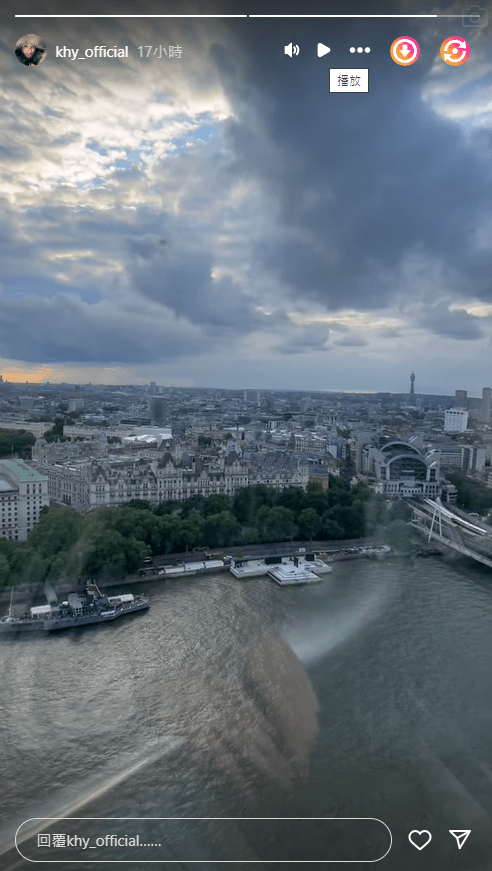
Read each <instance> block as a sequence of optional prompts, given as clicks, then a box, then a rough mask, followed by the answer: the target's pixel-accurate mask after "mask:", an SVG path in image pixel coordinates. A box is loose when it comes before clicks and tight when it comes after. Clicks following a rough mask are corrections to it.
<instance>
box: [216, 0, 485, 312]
mask: <svg viewBox="0 0 492 871" xmlns="http://www.w3.org/2000/svg"><path fill="white" fill-rule="evenodd" d="M376 5H377V4H376ZM425 5H426V4H424V6H425ZM437 5H438V6H441V8H445V7H446V6H447V5H449V4H444V3H441V4H437ZM374 6H375V4H372V6H371V12H372V11H373V7H374ZM398 7H399V8H402V6H401V4H398ZM435 7H436V4H433V11H435ZM394 11H397V10H396V8H395V10H394ZM362 24H363V26H362ZM319 26H320V25H319V21H314V22H309V21H302V20H298V21H296V40H297V41H298V42H299V44H300V46H301V53H300V55H299V57H298V58H295V59H294V58H292V59H290V58H288V57H285V56H283V54H282V52H283V43H284V40H285V41H286V42H289V41H291V40H292V35H291V34H292V24H291V23H290V22H282V21H275V23H269V24H265V26H264V27H263V28H262V29H261V31H260V30H258V29H255V30H254V32H252V30H251V29H246V28H245V29H244V31H243V33H242V41H241V50H242V51H241V53H238V56H237V57H234V56H233V54H232V48H231V50H230V51H227V50H224V48H220V49H219V48H218V49H217V50H216V51H215V52H214V54H213V56H214V60H215V62H216V64H217V67H218V69H219V71H220V73H221V76H222V81H223V84H224V87H225V88H226V90H227V92H228V94H229V97H230V99H231V101H232V103H233V105H234V108H235V115H234V120H232V121H231V122H230V123H229V125H228V128H227V132H228V136H229V141H230V143H231V147H232V149H233V150H234V153H235V155H236V160H237V165H236V170H237V171H238V172H242V173H244V174H250V175H251V176H254V177H256V178H259V179H260V180H261V182H262V183H263V185H264V186H265V189H267V190H268V192H269V195H270V196H271V197H272V199H274V200H275V201H276V203H277V208H278V210H279V216H280V224H279V225H278V226H277V227H276V228H275V229H274V232H272V233H271V235H268V234H267V236H266V238H265V239H263V240H262V242H261V244H259V245H258V246H257V249H256V256H257V257H258V259H259V260H260V261H261V263H262V264H263V266H264V268H265V269H267V270H270V271H272V272H273V273H275V274H276V275H277V276H278V277H279V279H280V280H281V282H282V283H283V284H284V285H285V286H286V287H289V288H290V289H291V293H292V295H293V296H295V297H298V296H301V297H308V298H316V299H318V300H320V301H322V302H324V303H325V304H326V305H327V306H328V307H329V308H340V307H342V306H346V305H347V304H350V305H356V306H357V307H359V308H362V309H364V308H372V307H374V306H376V307H381V306H384V305H386V304H387V303H388V301H389V299H390V298H391V294H392V292H393V291H392V289H390V288H389V287H387V286H386V285H385V284H384V283H381V284H379V283H378V282H377V280H375V278H377V274H378V271H380V270H384V269H391V268H394V267H395V266H396V265H397V263H398V262H399V260H400V258H401V257H402V255H403V254H404V252H405V251H406V250H408V249H412V248H414V247H415V246H416V245H423V246H424V248H425V249H426V250H428V251H430V252H432V254H433V256H434V257H437V258H442V259H443V260H445V261H447V262H449V263H450V264H452V265H453V266H454V267H455V268H456V269H459V270H461V271H463V272H465V273H466V274H467V275H469V276H470V278H471V279H472V281H471V288H470V290H471V292H472V293H473V294H474V295H480V296H481V297H482V298H484V299H487V298H489V297H490V295H491V283H490V280H489V275H490V268H491V267H492V251H490V250H489V251H488V252H486V253H483V254H482V257H481V259H480V262H478V263H477V257H476V252H475V251H474V250H473V249H472V247H471V246H470V233H472V232H473V231H474V228H475V227H476V225H477V221H480V218H481V216H482V215H483V214H484V212H488V211H489V202H488V185H487V184H485V183H484V181H485V178H486V177H487V178H489V179H490V170H489V169H486V168H485V166H484V163H483V162H482V160H481V159H480V157H479V156H478V154H477V151H476V149H475V147H474V145H472V143H471V142H468V141H467V140H466V137H465V135H464V133H463V130H462V128H461V127H460V126H459V125H457V124H455V123H452V122H451V121H446V120H444V119H442V118H440V117H438V116H437V115H436V113H435V112H434V110H433V108H432V107H431V105H426V104H425V103H424V102H423V100H422V96H421V90H422V87H423V85H424V83H425V82H426V80H427V78H428V76H429V73H430V70H431V68H432V65H433V63H434V59H435V56H436V53H438V51H439V46H440V42H441V39H442V38H444V36H445V35H446V33H447V30H448V27H449V25H448V23H447V21H446V20H444V23H443V24H442V25H440V24H439V25H437V24H436V23H435V22H433V25H432V26H433V30H432V31H431V30H430V29H429V25H428V24H425V23H422V22H419V23H417V22H413V23H412V28H413V30H412V33H414V35H415V36H416V37H417V39H419V41H420V44H421V53H420V57H419V61H418V62H417V63H416V64H414V65H412V66H411V67H409V68H402V67H400V66H398V65H397V64H395V63H393V61H392V60H391V58H390V54H389V48H390V46H391V43H392V41H393V39H394V38H395V24H394V22H393V21H391V20H390V21H385V20H383V19H379V20H378V21H377V23H375V22H371V21H369V20H367V19H366V20H364V21H363V22H360V21H359V22H357V23H353V22H351V23H348V22H346V21H337V22H330V34H331V35H330V45H331V46H332V52H331V54H330V61H329V64H328V63H327V62H326V60H324V61H323V60H322V59H319V58H317V57H316V52H315V50H314V47H315V45H316V42H317V40H318V38H319V32H320V31H319ZM455 26H456V27H457V28H458V31H459V30H460V26H461V25H460V24H459V23H458V24H456V25H455ZM441 30H442V33H441ZM362 38H363V39H364V44H367V45H370V46H371V54H370V59H369V60H367V59H366V57H365V56H362V58H361V56H358V55H355V56H351V55H349V54H348V46H349V45H351V44H354V45H357V44H358V43H360V42H361V39H362ZM242 56H243V57H244V56H246V58H247V60H246V62H245V63H242V62H241V60H240V58H241V57H242ZM353 57H355V59H356V61H357V63H358V64H359V65H361V66H362V65H364V64H365V63H366V62H367V63H368V64H369V67H370V92H371V93H370V95H365V94H357V95H355V94H330V93H329V85H328V75H329V73H328V70H329V66H342V67H343V66H347V65H348V64H349V61H350V63H351V65H355V60H354V59H353ZM238 58H239V59H238ZM323 63H324V64H325V66H323V65H322V64H323Z"/></svg>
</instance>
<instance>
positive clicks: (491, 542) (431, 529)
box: [410, 498, 492, 568]
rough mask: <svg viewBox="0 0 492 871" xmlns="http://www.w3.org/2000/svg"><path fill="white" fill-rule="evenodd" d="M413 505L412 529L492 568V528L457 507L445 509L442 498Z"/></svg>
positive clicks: (446, 506)
mask: <svg viewBox="0 0 492 871" xmlns="http://www.w3.org/2000/svg"><path fill="white" fill-rule="evenodd" d="M410 505H411V507H412V512H413V513H412V519H411V521H410V525H411V526H412V527H413V529H415V530H417V531H418V532H420V533H421V534H422V535H425V536H426V538H427V541H429V542H430V541H436V542H437V541H438V542H440V543H441V544H443V545H445V546H446V547H449V548H451V550H455V551H457V552H458V553H461V554H463V555H464V556H468V557H471V559H474V560H477V561H478V562H480V563H483V564H484V565H486V566H490V568H492V526H488V525H487V524H486V523H482V522H480V521H477V520H475V519H474V518H470V516H469V515H468V514H466V512H464V511H461V510H460V509H459V508H456V507H455V506H454V505H453V506H450V505H443V503H442V502H441V500H440V499H439V498H437V499H436V500H435V501H433V500H432V499H422V500H421V501H416V500H412V501H411V502H410Z"/></svg>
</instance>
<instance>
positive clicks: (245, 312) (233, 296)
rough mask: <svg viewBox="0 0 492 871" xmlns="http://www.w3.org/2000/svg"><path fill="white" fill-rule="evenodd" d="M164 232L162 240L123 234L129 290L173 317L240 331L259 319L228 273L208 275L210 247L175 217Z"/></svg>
mask: <svg viewBox="0 0 492 871" xmlns="http://www.w3.org/2000/svg"><path fill="white" fill-rule="evenodd" d="M170 223H171V222H170ZM181 230H182V232H183V234H184V238H183V239H180V233H181ZM165 233H166V244H165V245H162V244H161V239H160V238H159V237H158V236H155V235H154V234H147V235H144V236H142V235H139V236H132V237H129V238H128V241H127V245H128V252H129V255H130V257H129V262H128V274H129V277H130V281H131V284H132V288H133V289H134V290H137V291H138V292H139V293H141V294H142V295H144V296H145V297H146V298H148V299H152V300H153V301H155V302H158V303H159V304H161V305H162V306H165V307H166V308H168V309H171V310H172V311H173V312H174V313H175V314H176V315H177V316H178V317H184V318H186V319H187V320H189V321H191V322H192V323H194V324H199V325H201V326H205V327H207V326H208V327H210V328H212V329H213V328H217V329H219V330H220V329H227V330H232V331H233V332H237V333H244V332H249V331H251V330H252V329H254V328H255V327H257V326H260V324H262V323H263V320H264V319H262V318H261V316H260V315H257V314H255V312H254V311H253V307H252V303H251V302H248V300H246V299H245V298H244V296H243V294H242V292H241V289H240V288H239V287H238V286H236V285H235V284H234V283H233V281H231V279H229V278H227V277H224V278H219V279H214V278H213V266H214V260H213V256H212V253H211V251H210V250H207V249H206V248H205V243H204V240H203V239H202V238H201V237H200V236H199V235H198V234H196V235H195V234H193V232H192V231H190V229H189V228H185V227H182V228H180V227H179V224H178V223H177V222H174V226H173V225H172V223H171V228H170V231H168V229H166V230H165Z"/></svg>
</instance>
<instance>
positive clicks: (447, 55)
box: [441, 36, 470, 67]
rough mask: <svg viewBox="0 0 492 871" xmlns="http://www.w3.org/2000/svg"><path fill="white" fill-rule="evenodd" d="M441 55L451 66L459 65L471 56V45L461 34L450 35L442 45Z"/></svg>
mask: <svg viewBox="0 0 492 871" xmlns="http://www.w3.org/2000/svg"><path fill="white" fill-rule="evenodd" d="M441 57H442V59H443V61H444V63H446V64H449V66H451V67H459V66H460V65H461V64H464V63H465V62H466V61H467V60H468V58H469V57H470V46H469V45H468V43H467V41H466V39H462V38H461V36H449V37H448V38H447V39H445V40H444V42H443V44H442V45H441Z"/></svg>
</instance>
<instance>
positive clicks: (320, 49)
mask: <svg viewBox="0 0 492 871" xmlns="http://www.w3.org/2000/svg"><path fill="white" fill-rule="evenodd" d="M329 51H331V48H328V46H327V45H323V43H322V42H318V57H324V56H325V54H328V52H329Z"/></svg>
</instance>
